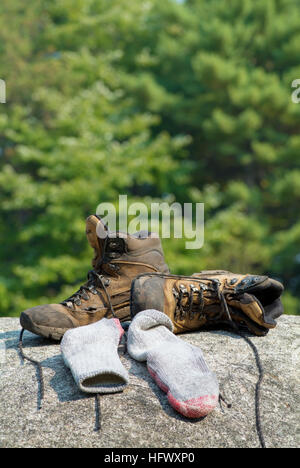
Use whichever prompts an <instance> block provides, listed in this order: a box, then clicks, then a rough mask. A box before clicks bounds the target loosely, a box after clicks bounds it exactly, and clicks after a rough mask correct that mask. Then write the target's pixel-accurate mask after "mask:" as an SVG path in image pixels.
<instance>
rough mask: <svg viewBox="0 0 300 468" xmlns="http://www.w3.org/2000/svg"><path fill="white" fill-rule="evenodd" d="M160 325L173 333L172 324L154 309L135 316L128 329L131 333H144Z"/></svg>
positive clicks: (164, 315)
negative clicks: (135, 331) (134, 331)
mask: <svg viewBox="0 0 300 468" xmlns="http://www.w3.org/2000/svg"><path fill="white" fill-rule="evenodd" d="M160 325H163V326H165V327H166V328H167V329H168V330H170V331H171V332H173V323H172V321H171V319H170V318H169V317H168V316H167V315H166V314H164V313H163V312H160V311H159V310H156V309H147V310H143V311H142V312H139V313H138V314H137V315H135V317H134V318H133V320H132V323H131V325H130V329H131V331H133V330H134V329H137V330H141V331H146V330H149V329H150V328H155V327H157V326H160Z"/></svg>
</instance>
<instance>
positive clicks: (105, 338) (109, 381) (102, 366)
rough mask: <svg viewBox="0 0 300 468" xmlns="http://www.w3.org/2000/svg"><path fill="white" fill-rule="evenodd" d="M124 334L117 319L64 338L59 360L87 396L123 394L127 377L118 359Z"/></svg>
mask: <svg viewBox="0 0 300 468" xmlns="http://www.w3.org/2000/svg"><path fill="white" fill-rule="evenodd" d="M123 333H124V330H123V328H122V326H121V324H120V321H119V320H118V319H115V318H113V319H107V318H103V319H102V320H100V321H99V322H96V323H93V324H90V325H86V326H83V327H78V328H72V329H70V330H68V331H67V332H66V333H65V334H64V336H63V339H62V341H61V352H62V356H63V359H64V362H65V364H66V365H67V366H68V367H69V368H70V370H71V372H72V375H73V377H74V380H75V382H76V383H77V385H78V387H79V388H80V390H82V391H83V392H89V393H114V392H120V391H122V390H124V388H125V387H126V386H127V384H128V380H129V377H128V373H127V370H126V369H125V368H124V366H123V364H122V363H121V361H120V358H119V355H118V345H119V342H120V339H121V337H122V335H123Z"/></svg>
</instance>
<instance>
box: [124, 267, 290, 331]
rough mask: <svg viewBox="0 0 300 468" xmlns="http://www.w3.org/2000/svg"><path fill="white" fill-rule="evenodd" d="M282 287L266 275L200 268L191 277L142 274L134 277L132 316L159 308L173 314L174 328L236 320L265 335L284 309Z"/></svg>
mask: <svg viewBox="0 0 300 468" xmlns="http://www.w3.org/2000/svg"><path fill="white" fill-rule="evenodd" d="M282 292H283V286H282V284H281V283H279V282H278V281H275V280H273V279H270V278H268V277H267V276H257V275H256V276H255V275H239V274H234V273H231V272H229V271H223V270H222V271H202V272H200V273H194V274H193V275H192V276H190V277H188V276H176V275H168V274H159V273H156V274H151V273H149V274H148V273H147V274H142V275H140V276H139V277H138V278H136V279H135V280H134V281H133V282H132V288H131V316H132V317H133V316H134V315H136V314H137V313H138V312H140V311H142V310H145V309H157V310H160V311H162V312H164V313H165V314H166V315H168V316H169V317H170V319H171V320H172V322H173V325H174V333H181V332H187V331H192V330H198V329H200V328H207V327H208V326H214V327H216V326H220V325H226V324H230V325H233V324H236V325H235V326H238V327H239V328H246V329H247V330H248V331H250V332H252V333H254V334H256V335H265V334H266V333H267V332H268V330H269V329H270V328H274V327H275V326H276V322H275V320H274V319H275V318H277V317H279V316H280V315H281V314H282V313H283V307H282V303H281V300H280V296H281V294H282Z"/></svg>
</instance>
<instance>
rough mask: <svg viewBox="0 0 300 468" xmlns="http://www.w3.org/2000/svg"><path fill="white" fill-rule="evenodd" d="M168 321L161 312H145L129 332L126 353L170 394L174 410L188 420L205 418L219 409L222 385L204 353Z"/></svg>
mask: <svg viewBox="0 0 300 468" xmlns="http://www.w3.org/2000/svg"><path fill="white" fill-rule="evenodd" d="M172 330H173V325H172V322H171V320H170V319H169V317H167V315H165V314H163V313H162V312H159V311H158V310H153V309H150V310H144V311H142V312H139V313H138V314H137V315H136V316H135V317H134V319H133V321H132V323H131V325H130V327H129V330H128V341H127V349H128V352H129V354H130V356H131V357H133V358H134V359H136V360H137V361H147V368H148V371H149V373H150V375H151V376H152V377H153V379H154V380H155V382H156V383H157V385H158V386H159V387H160V388H161V389H162V390H163V391H164V392H166V393H167V397H168V400H169V403H170V404H171V406H172V407H173V408H174V409H175V410H176V411H178V412H179V413H181V414H183V415H184V416H186V417H188V418H199V417H202V416H206V415H207V414H208V413H210V412H211V411H212V410H213V409H214V408H215V406H216V404H217V402H218V397H219V384H218V380H217V377H216V374H215V373H213V372H211V371H210V370H209V368H208V366H207V364H206V362H205V360H204V357H203V353H202V351H201V349H200V348H199V347H197V346H193V345H191V344H189V343H186V342H185V341H183V340H181V339H180V338H179V337H178V336H175V335H174V334H173V331H172Z"/></svg>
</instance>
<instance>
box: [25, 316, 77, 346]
mask: <svg viewBox="0 0 300 468" xmlns="http://www.w3.org/2000/svg"><path fill="white" fill-rule="evenodd" d="M20 323H21V326H22V327H23V328H25V330H28V331H30V332H31V333H34V334H35V335H39V336H42V337H44V338H48V339H50V340H55V341H60V340H61V339H62V337H63V335H64V334H65V333H66V331H67V330H69V328H54V327H46V326H44V325H37V324H36V323H34V322H33V321H32V320H30V319H29V317H28V316H27V315H26V314H24V313H23V312H22V314H21V317H20Z"/></svg>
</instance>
